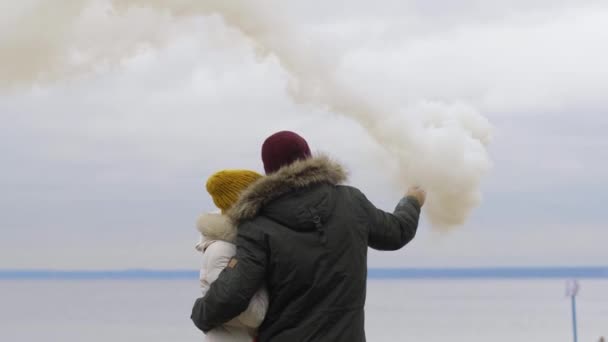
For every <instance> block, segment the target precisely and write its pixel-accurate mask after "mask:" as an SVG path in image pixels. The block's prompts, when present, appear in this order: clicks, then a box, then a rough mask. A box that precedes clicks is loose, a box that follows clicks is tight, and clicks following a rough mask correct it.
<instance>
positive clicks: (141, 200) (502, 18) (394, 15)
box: [0, 0, 608, 269]
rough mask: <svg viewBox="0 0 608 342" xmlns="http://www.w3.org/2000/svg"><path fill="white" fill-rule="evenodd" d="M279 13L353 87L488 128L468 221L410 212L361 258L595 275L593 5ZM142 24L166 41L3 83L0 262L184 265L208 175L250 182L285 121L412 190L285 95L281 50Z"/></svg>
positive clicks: (598, 94) (384, 6)
mask: <svg viewBox="0 0 608 342" xmlns="http://www.w3.org/2000/svg"><path fill="white" fill-rule="evenodd" d="M7 3H8V2H7ZM282 3H283V7H284V8H281V9H280V10H281V11H284V13H285V15H286V16H287V18H288V19H290V20H293V22H294V25H297V26H298V27H300V28H301V29H303V30H305V31H306V32H308V34H309V36H310V37H311V39H314V40H316V41H317V42H318V43H319V45H320V46H325V47H326V48H327V49H328V51H330V52H328V54H330V55H331V56H335V58H336V60H335V63H336V68H339V69H340V70H341V72H342V74H344V75H347V76H345V78H344V79H348V80H349V81H350V82H352V83H353V85H355V86H356V87H357V89H359V90H360V91H361V92H362V93H365V92H366V91H367V92H369V93H370V94H371V93H373V94H375V95H376V96H383V98H385V99H386V101H398V100H400V99H403V101H407V100H409V99H429V100H434V101H447V102H466V103H468V104H470V105H472V106H474V107H475V108H476V109H477V110H479V111H480V112H481V113H483V115H484V116H485V117H486V118H488V120H490V122H491V123H492V125H493V126H494V137H493V140H492V143H491V145H490V148H489V153H490V156H491V159H492V161H493V164H494V165H493V169H492V171H490V173H489V174H488V175H487V176H486V177H485V179H484V181H483V194H484V198H483V202H482V204H481V206H480V207H479V208H477V209H476V210H475V211H474V214H473V216H472V217H471V218H470V220H469V221H468V222H467V223H466V224H465V225H464V226H462V227H458V228H456V229H453V230H451V231H450V232H449V233H439V232H437V231H434V230H433V229H432V227H431V226H430V225H428V224H427V222H426V221H425V220H424V218H423V220H422V224H421V227H420V229H419V234H418V236H417V238H416V239H415V240H414V241H413V242H412V243H411V244H410V245H408V246H406V247H405V248H404V249H403V250H401V251H398V252H392V253H378V252H372V253H371V254H370V261H369V262H370V265H371V266H387V267H389V266H390V267H394V266H403V267H446V266H462V267H470V266H562V265H606V264H607V262H606V260H608V226H607V223H608V211H607V210H606V209H605V208H604V206H605V205H606V204H607V203H608V136H607V135H606V130H608V104H607V103H606V94H608V68H606V60H608V4H607V3H606V2H604V1H581V0H577V1H544V0H538V1H534V0H531V1H512V0H509V1H493V2H491V4H490V2H479V1H432V2H430V1H422V0H417V1H375V2H373V3H372V2H369V1H360V2H357V1H349V2H341V1H306V2H302V1H284V2H282ZM2 8H3V10H2V13H3V14H2V17H4V16H11V5H10V4H4V5H2ZM106 15H107V14H106ZM152 22H154V23H160V24H162V25H167V27H166V30H167V31H171V32H172V34H171V36H170V38H168V39H167V40H166V41H164V42H163V43H162V44H158V45H154V46H148V47H143V48H140V49H137V50H135V51H136V52H133V53H130V54H129V55H128V56H127V57H125V58H122V59H121V60H120V62H119V63H115V64H104V65H103V66H99V67H96V68H94V69H93V70H91V71H89V72H83V73H79V74H77V75H75V76H72V77H68V78H62V79H59V80H55V81H50V82H42V83H38V84H24V85H20V86H19V87H9V88H0V151H1V156H2V167H1V169H0V170H1V171H0V175H1V177H0V189H1V191H0V232H1V235H0V237H1V238H0V268H63V269H105V268H133V267H143V268H167V269H170V268H181V269H184V268H186V269H190V268H192V269H193V268H196V267H197V266H198V262H199V258H198V256H197V254H196V251H195V250H194V244H195V243H196V240H197V238H198V237H197V233H196V231H195V228H194V222H195V220H196V217H197V215H198V214H200V213H202V212H206V211H209V210H213V207H212V202H211V200H210V198H209V196H208V195H207V193H206V191H205V188H204V184H205V180H206V178H207V177H208V176H209V175H210V174H211V173H213V172H214V171H217V170H220V169H223V168H250V169H254V170H258V171H260V172H261V171H262V170H263V167H262V163H261V160H260V158H259V154H260V146H261V143H262V142H263V140H264V139H265V137H266V136H268V135H269V134H271V133H273V132H275V131H277V130H283V129H289V130H293V131H296V132H298V133H300V134H302V135H303V136H304V137H306V138H307V140H308V141H309V144H310V145H311V147H312V149H313V150H315V151H322V152H325V153H327V154H329V155H331V156H332V157H334V158H335V159H337V160H339V161H341V162H342V163H343V164H344V165H345V166H347V168H348V169H349V171H350V173H351V177H350V181H349V183H350V184H351V185H354V186H357V187H359V188H361V189H362V190H363V191H364V192H365V193H366V194H367V195H368V197H369V198H370V199H371V200H372V201H373V202H374V203H375V204H376V205H377V206H378V207H380V208H383V209H386V210H392V209H393V207H394V205H395V204H396V203H397V201H398V200H399V198H400V197H401V195H402V194H403V192H404V191H405V189H400V188H397V187H396V186H395V185H394V184H393V181H392V179H391V177H390V174H389V173H390V172H389V170H387V169H386V166H385V165H387V163H386V159H387V158H390V156H389V155H388V154H387V153H386V152H384V150H383V149H382V148H381V146H378V145H377V144H376V143H375V142H374V141H373V140H372V139H371V138H370V137H369V136H367V133H366V132H365V131H364V130H363V129H362V128H361V127H360V126H358V124H357V123H355V122H352V121H350V120H348V119H345V118H343V117H340V116H338V115H335V113H331V112H327V111H325V110H323V109H322V108H314V107H311V106H307V105H302V104H298V103H295V102H294V101H293V100H292V99H291V98H290V97H289V95H288V92H287V91H286V85H287V75H286V72H285V71H284V70H283V69H282V68H281V66H280V65H279V64H278V63H277V62H276V60H275V59H273V58H272V57H267V58H264V57H263V56H260V55H258V54H256V52H255V48H254V47H253V46H252V44H251V43H250V42H249V41H248V40H247V39H245V38H243V37H242V36H241V35H240V34H239V33H238V32H236V31H234V30H230V29H227V28H226V27H225V26H224V25H223V24H222V22H221V21H220V20H218V19H217V18H214V17H211V18H210V17H199V18H194V19H190V20H187V21H181V22H173V21H171V20H157V21H154V20H152ZM148 24H149V22H148ZM134 26H136V25H135V24H134ZM164 28H165V27H164V26H163V29H164ZM13 33H14V32H13ZM10 34H11V33H9V34H8V35H10ZM15 34H16V33H15ZM114 34H116V33H114ZM2 37H4V38H2ZM6 37H7V34H6V32H5V34H4V36H1V35H0V38H1V39H6ZM119 38H120V37H119V36H116V39H117V40H119ZM297 43H298V42H294V44H297ZM334 52H335V53H334ZM1 53H2V51H0V56H1ZM0 63H3V61H2V58H1V57H0ZM8 68H10V66H9V67H8ZM3 69H7V66H6V65H5V66H3Z"/></svg>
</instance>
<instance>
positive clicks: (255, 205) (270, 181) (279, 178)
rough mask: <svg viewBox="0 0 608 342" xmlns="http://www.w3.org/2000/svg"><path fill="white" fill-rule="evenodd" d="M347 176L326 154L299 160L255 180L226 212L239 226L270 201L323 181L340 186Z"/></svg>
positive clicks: (254, 215)
mask: <svg viewBox="0 0 608 342" xmlns="http://www.w3.org/2000/svg"><path fill="white" fill-rule="evenodd" d="M346 179H347V172H346V170H345V169H344V168H343V167H342V166H341V165H340V164H338V163H337V162H334V161H332V160H331V159H329V158H328V157H327V156H325V155H318V156H315V157H311V158H308V159H304V160H298V161H296V162H294V163H292V164H290V165H287V166H284V167H282V168H281V169H280V170H279V171H277V172H275V173H273V174H270V175H268V176H266V177H263V178H261V179H259V180H258V181H256V182H255V183H253V184H252V185H251V186H250V187H249V188H248V189H247V190H245V191H244V192H243V193H242V194H241V196H240V198H239V200H238V201H237V202H236V204H235V205H234V206H233V207H232V208H231V209H230V210H229V211H228V214H227V215H228V217H230V219H231V220H232V221H233V222H234V223H235V225H239V224H240V223H242V222H244V221H247V220H250V219H252V218H254V217H256V216H257V215H258V214H259V212H260V210H261V209H262V208H263V207H264V206H265V205H267V204H268V203H270V202H272V201H273V200H275V199H277V198H279V197H281V196H283V195H285V194H288V193H290V192H292V191H294V190H298V189H303V188H307V187H310V186H312V185H316V184H321V183H329V184H332V185H338V184H341V183H343V182H345V181H346Z"/></svg>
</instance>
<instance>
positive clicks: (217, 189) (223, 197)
mask: <svg viewBox="0 0 608 342" xmlns="http://www.w3.org/2000/svg"><path fill="white" fill-rule="evenodd" d="M260 178H262V175H260V174H259V173H257V172H255V171H250V170H222V171H219V172H216V173H214V174H213V175H211V177H209V179H208V180H207V192H209V195H211V198H213V203H215V205H216V206H217V207H218V208H220V209H221V210H222V213H224V214H225V213H226V211H228V209H230V208H231V207H232V206H233V205H234V204H235V203H236V201H237V200H238V199H239V196H240V195H241V192H243V190H245V189H247V188H248V187H249V186H250V185H251V184H252V183H253V182H255V181H256V180H258V179H260Z"/></svg>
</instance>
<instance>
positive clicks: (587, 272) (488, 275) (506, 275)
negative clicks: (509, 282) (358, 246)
mask: <svg viewBox="0 0 608 342" xmlns="http://www.w3.org/2000/svg"><path fill="white" fill-rule="evenodd" d="M198 275H199V271H198V270H193V269H146V268H130V269H107V270H62V269H0V280H191V279H197V278H198ZM367 276H368V279H535V278H537V279H570V278H581V279H582V278H589V279H600V278H608V266H524V267H517V266H506V267H505V266H500V267H441V268H438V267H398V268H397V267H392V268H390V267H370V268H368V274H367Z"/></svg>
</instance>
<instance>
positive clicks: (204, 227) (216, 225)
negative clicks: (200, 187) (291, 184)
mask: <svg viewBox="0 0 608 342" xmlns="http://www.w3.org/2000/svg"><path fill="white" fill-rule="evenodd" d="M260 177H261V176H260V175H259V174H257V173H255V172H253V171H247V170H225V171H220V172H218V173H216V174H214V175H213V176H211V177H210V178H209V180H208V181H207V191H208V192H209V194H210V195H211V197H212V198H213V201H214V203H215V204H216V205H217V206H218V208H220V209H221V210H222V212H224V213H225V212H226V211H227V210H228V209H229V208H230V207H231V206H232V204H234V203H235V202H236V200H237V199H238V196H239V195H240V193H241V192H242V191H243V190H244V189H245V188H247V187H248V186H249V185H250V184H251V183H253V182H254V181H255V180H257V179H259V178H260ZM196 226H197V229H198V231H199V232H200V233H201V238H200V241H199V243H198V244H197V245H196V249H197V250H198V251H200V252H201V253H203V262H202V267H201V271H200V283H201V289H202V292H203V295H205V293H206V292H207V290H208V289H209V286H210V285H211V283H212V282H214V281H215V280H216V279H217V277H218V275H219V274H220V273H221V272H222V270H223V269H224V268H226V266H228V263H229V262H230V259H231V258H232V257H233V256H234V255H235V253H236V245H235V244H234V241H235V239H236V227H235V226H234V225H233V224H232V222H230V220H229V219H228V218H227V217H226V216H225V215H222V214H220V213H209V214H204V215H202V216H200V217H199V219H198V221H197V224H196ZM267 308H268V294H267V292H266V290H265V289H260V290H259V291H258V292H257V293H256V294H255V295H254V296H253V298H252V299H251V301H250V302H249V307H248V308H247V309H246V310H245V311H244V312H242V313H241V314H240V315H239V316H237V317H235V318H234V319H232V320H231V321H229V322H228V323H226V324H224V325H223V326H220V327H217V328H215V329H213V330H211V331H209V332H208V333H207V335H206V339H205V341H207V342H251V341H253V340H254V338H255V336H256V335H257V333H256V332H257V328H258V327H259V326H260V325H261V324H262V321H263V320H264V316H265V314H266V310H267Z"/></svg>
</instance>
